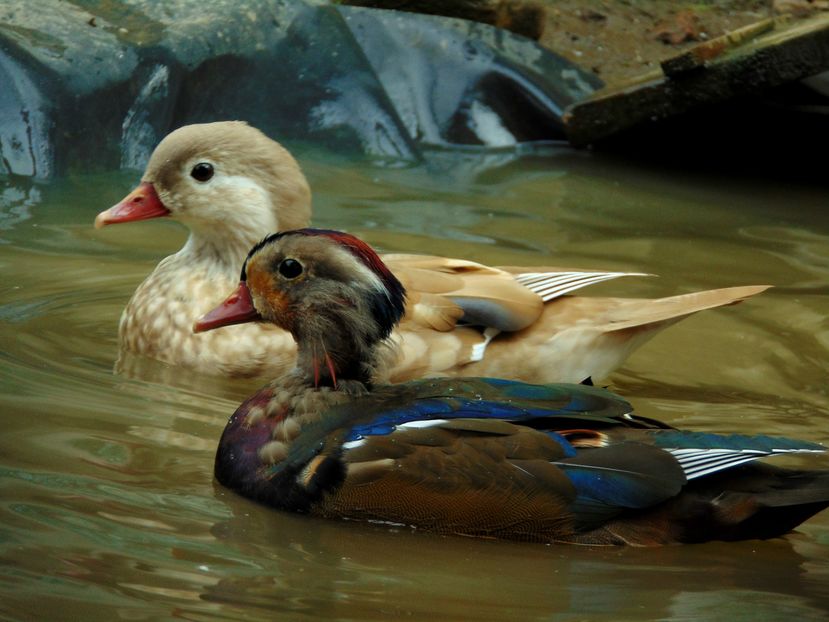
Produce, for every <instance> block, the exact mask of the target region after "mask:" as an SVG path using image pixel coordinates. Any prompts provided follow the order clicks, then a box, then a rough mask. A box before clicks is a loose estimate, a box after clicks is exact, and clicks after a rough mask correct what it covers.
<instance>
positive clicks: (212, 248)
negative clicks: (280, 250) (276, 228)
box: [177, 231, 258, 279]
mask: <svg viewBox="0 0 829 622" xmlns="http://www.w3.org/2000/svg"><path fill="white" fill-rule="evenodd" d="M257 241H258V238H257V237H256V236H255V235H245V234H244V233H242V234H238V233H237V234H236V235H228V234H227V232H226V231H224V232H222V233H221V235H212V234H211V233H204V232H195V231H191V233H190V236H189V237H188V238H187V242H186V243H185V245H184V247H183V248H182V249H181V250H180V251H179V252H178V254H177V255H178V257H179V258H180V259H181V260H182V261H184V262H185V263H187V264H188V265H190V266H193V265H202V266H205V267H207V268H208V270H209V271H210V272H215V271H218V272H220V273H222V274H224V275H225V276H226V277H227V278H230V279H235V278H238V276H239V272H240V271H241V269H242V263H243V262H244V260H245V257H246V256H247V253H248V251H249V250H250V247H251V246H253V245H254V244H255V243H256V242H257Z"/></svg>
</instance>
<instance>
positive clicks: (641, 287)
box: [0, 151, 829, 622]
mask: <svg viewBox="0 0 829 622" xmlns="http://www.w3.org/2000/svg"><path fill="white" fill-rule="evenodd" d="M310 156H311V154H307V153H306V154H305V157H304V158H303V160H305V161H307V165H306V167H307V169H308V173H309V177H310V179H311V182H312V185H313V187H314V188H315V192H316V197H315V213H316V215H315V219H316V222H318V223H320V224H324V225H326V226H331V227H339V228H345V229H348V230H350V231H352V232H354V233H356V234H358V235H361V236H363V237H365V238H366V239H368V240H369V241H370V242H372V243H374V244H377V245H378V246H380V247H381V248H383V249H384V250H389V251H408V252H416V251H418V250H420V251H426V252H433V253H442V254H448V255H455V256H463V257H468V258H470V259H477V260H480V261H485V262H487V263H495V264H498V263H501V264H513V265H514V264H526V265H533V264H535V265H544V264H556V265H562V266H573V267H582V268H600V269H610V270H635V271H641V270H644V271H647V272H654V273H657V274H661V275H663V276H661V277H660V278H643V279H627V280H624V281H619V282H615V283H607V284H603V285H601V286H599V287H596V288H595V289H594V291H595V292H596V293H597V294H602V295H626V296H648V297H655V296H660V295H667V294H672V293H679V292H683V291H691V290H694V289H703V288H713V287H719V286H726V285H737V284H746V283H764V282H765V283H772V284H774V285H775V286H776V287H775V288H774V289H772V290H770V291H769V292H767V293H765V294H763V295H762V296H760V297H757V298H755V299H752V300H750V301H748V302H745V303H743V304H740V305H739V306H736V307H733V308H728V309H722V310H718V311H714V312H706V313H705V314H702V315H699V316H696V317H694V318H692V319H690V320H686V321H684V322H682V323H681V324H679V325H677V326H676V327H674V328H671V329H670V330H669V331H666V332H665V333H663V334H661V335H660V336H658V337H656V338H655V339H654V340H653V341H652V342H651V343H649V344H647V345H646V346H645V347H644V348H643V349H642V350H640V351H639V352H638V353H637V354H636V355H634V356H633V357H632V358H631V359H630V361H629V363H628V365H626V367H625V368H624V369H623V370H622V371H620V372H618V373H616V374H614V375H613V376H612V377H611V378H610V379H608V380H607V381H608V382H609V383H611V385H612V387H613V388H615V389H616V390H618V391H620V392H622V393H624V394H625V395H626V396H628V397H629V398H630V399H631V400H632V401H633V402H634V403H635V404H636V406H637V409H638V410H639V411H640V412H641V413H642V414H644V415H646V416H653V417H657V418H660V419H664V420H667V421H669V422H671V423H674V424H676V425H685V426H690V427H696V428H700V429H708V430H712V431H723V432H727V431H737V430H739V431H747V432H750V431H760V430H762V431H765V432H769V433H775V434H783V435H791V436H794V437H800V438H804V439H809V440H814V441H820V442H824V443H827V444H829V434H827V429H829V428H827V425H826V421H827V419H826V417H827V416H829V400H827V390H829V389H828V388H827V385H826V377H827V372H829V362H827V361H828V359H827V355H826V352H827V345H829V325H827V320H826V317H827V315H829V296H827V291H826V283H827V282H829V261H827V259H828V258H829V256H827V252H826V249H827V248H829V213H827V212H825V210H823V202H824V195H823V193H822V192H817V191H812V190H810V189H808V188H787V189H786V192H783V191H778V190H777V189H775V188H774V187H772V186H762V187H759V188H752V187H747V186H741V185H739V184H736V183H731V184H728V185H723V184H721V183H719V182H717V181H716V180H711V179H699V178H697V179H694V178H689V177H683V176H679V175H671V176H659V175H653V174H651V175H648V174H646V173H643V172H641V171H637V170H634V169H630V168H627V167H626V166H625V165H623V164H612V163H607V162H601V161H599V160H597V159H595V158H594V159H590V158H584V157H583V156H576V157H569V156H565V155H563V154H562V153H560V152H559V153H556V152H555V151H550V152H549V153H547V154H546V155H544V154H536V155H535V156H533V157H530V158H526V159H524V160H521V161H515V159H514V158H505V159H503V160H496V161H495V163H494V168H489V169H480V168H476V167H474V166H472V165H471V164H470V166H469V167H468V168H467V169H466V170H464V169H463V167H461V168H459V169H454V172H453V173H452V174H451V175H449V174H447V175H441V173H440V168H441V167H440V166H432V167H430V166H429V165H428V164H427V165H425V166H424V167H422V168H400V169H380V168H370V167H366V166H363V167H355V166H350V165H348V164H347V163H344V162H342V161H339V160H333V161H332V160H324V159H319V158H316V157H314V158H312V157H310ZM441 157H448V156H446V154H441ZM436 161H437V160H436ZM459 171H460V172H459ZM135 178H136V174H135V173H119V174H112V175H98V176H88V177H76V178H71V179H66V180H63V181H61V182H58V183H55V184H53V185H49V186H26V185H20V184H17V182H15V183H11V182H9V183H7V184H6V186H5V187H4V189H2V190H0V229H2V234H0V235H2V237H3V241H4V242H5V243H4V244H2V245H0V423H1V424H2V428H3V434H2V435H0V612H2V615H3V617H6V618H10V619H83V620H98V619H100V620H112V619H119V618H127V619H135V620H155V619H169V618H184V619H193V620H208V619H227V620H238V619H246V620H257V619H263V620H264V619H267V620H271V619H274V618H277V619H278V618H280V617H281V618H284V619H291V620H303V619H307V620H323V619H326V620H327V619H365V620H374V619H376V620H388V619H394V618H398V617H399V618H403V617H405V618H412V619H422V618H427V617H429V618H432V617H434V618H437V619H452V620H467V619H468V620H502V619H521V620H561V621H565V622H569V621H570V620H583V619H591V620H642V619H664V620H679V619H714V620H715V619H726V618H728V619H744V618H746V616H747V615H748V613H746V612H748V611H750V614H751V616H752V619H758V618H763V617H765V618H767V619H779V618H782V617H784V616H786V617H793V616H796V617H799V618H800V619H803V620H821V619H824V618H825V613H824V612H825V611H826V609H827V608H828V607H829V561H827V559H829V515H826V514H825V513H824V515H820V516H818V517H816V518H814V519H813V520H811V521H809V522H808V523H807V524H806V525H804V526H803V527H802V528H801V529H800V530H799V533H797V534H794V535H792V536H789V537H787V538H786V539H782V540H776V541H771V542H747V543H738V544H727V545H726V544H710V545H704V546H687V547H670V548H665V549H654V550H650V549H649V550H637V549H612V548H609V549H605V548H575V547H547V546H537V545H524V544H515V543H505V542H489V541H477V540H466V539H462V538H444V537H436V536H433V535H428V534H421V533H412V532H410V531H408V530H405V529H403V530H401V529H389V528H388V527H384V526H380V525H362V524H355V523H337V522H331V521H327V522H326V521H320V520H312V519H308V518H305V517H301V516H293V515H285V514H280V513H276V512H271V511H268V510H266V509H264V508H260V507H258V506H255V505H253V504H251V503H249V502H247V501H245V500H243V499H241V498H239V497H236V496H235V495H233V494H231V493H228V492H226V491H224V490H222V489H220V488H217V487H214V484H213V480H212V460H213V451H214V448H215V443H216V439H217V438H218V436H219V434H220V432H221V430H222V428H223V426H224V423H225V421H226V419H227V416H228V415H229V414H230V413H231V412H232V410H233V409H234V408H235V406H236V404H237V403H238V402H239V401H240V400H241V399H242V398H243V397H244V396H245V395H247V394H248V393H249V392H250V391H251V390H252V389H253V388H254V386H255V385H256V382H255V381H253V382H251V381H248V382H241V383H239V382H218V381H216V379H213V378H206V377H203V376H199V375H198V374H193V373H191V372H185V371H181V370H178V369H174V368H170V367H168V366H165V365H163V364H160V363H157V362H153V361H147V360H137V361H136V360H132V361H128V360H125V361H122V363H123V364H124V369H125V370H126V369H129V370H130V373H122V374H114V373H113V365H114V363H115V361H116V359H117V358H118V347H117V323H118V317H119V316H120V313H121V309H122V308H123V305H124V304H125V303H126V301H127V300H128V298H129V296H130V295H131V293H132V291H133V290H134V288H135V287H136V286H137V284H138V283H139V282H140V281H141V280H142V279H143V278H144V277H145V276H146V274H148V273H149V272H150V270H152V268H153V266H154V265H155V263H156V262H157V261H158V260H159V259H160V258H161V257H164V256H166V255H168V254H170V253H171V252H173V251H175V250H176V249H178V248H179V247H180V246H181V244H182V242H183V239H184V232H183V230H182V229H181V228H180V227H178V226H177V225H175V223H171V222H148V223H135V224H134V225H130V226H124V227H113V228H108V229H105V230H103V231H93V230H92V228H91V221H92V219H93V218H94V215H95V214H96V213H97V212H98V211H100V209H101V208H102V207H105V206H107V205H110V204H112V203H114V202H115V201H117V200H118V199H120V198H121V197H122V196H123V195H124V194H125V192H126V191H128V190H129V189H130V188H131V187H132V186H133V185H134V182H135ZM797 460H805V459H802V458H799V459H797ZM795 463H796V461H795ZM804 464H805V462H804ZM808 464H810V465H812V466H814V465H820V466H822V467H823V468H829V458H827V457H818V458H810V459H809V460H808ZM746 603H749V604H750V605H751V607H750V609H749V608H747V606H746Z"/></svg>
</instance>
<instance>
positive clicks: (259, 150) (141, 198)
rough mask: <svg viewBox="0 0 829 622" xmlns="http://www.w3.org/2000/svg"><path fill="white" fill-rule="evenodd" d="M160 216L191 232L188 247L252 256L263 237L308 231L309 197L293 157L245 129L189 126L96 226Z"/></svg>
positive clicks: (240, 125) (229, 124)
mask: <svg viewBox="0 0 829 622" xmlns="http://www.w3.org/2000/svg"><path fill="white" fill-rule="evenodd" d="M161 216H169V217H171V218H174V219H175V220H178V221H180V222H182V223H184V224H185V225H187V226H188V227H189V228H190V231H191V242H192V241H195V242H196V243H198V242H206V243H209V242H211V241H212V242H213V245H214V246H222V245H228V240H231V241H232V240H236V241H239V242H244V250H247V249H248V248H250V246H251V245H252V244H253V243H254V242H256V241H257V240H259V239H261V237H262V235H263V233H264V232H267V231H277V230H280V229H296V228H300V227H304V226H306V225H307V224H308V221H309V220H310V217H311V191H310V189H309V187H308V182H307V181H306V179H305V176H304V175H303V174H302V171H301V170H300V168H299V165H298V164H297V162H296V160H294V158H293V156H291V154H290V153H289V152H288V151H287V150H286V149H284V148H283V147H282V146H281V145H279V144H278V143H277V142H275V141H273V140H271V139H270V138H268V137H267V136H265V135H264V134H263V133H262V132H260V131H259V130H257V129H255V128H253V127H251V126H249V125H248V124H246V123H244V122H241V121H222V122H218V123H203V124H196V125H187V126H184V127H182V128H179V129H177V130H175V131H174V132H172V133H170V134H169V135H167V136H166V137H165V138H164V140H162V141H161V143H159V145H158V146H157V147H156V149H155V151H153V154H152V156H151V157H150V161H149V163H148V164H147V168H146V170H145V171H144V175H143V177H142V178H141V183H140V185H139V186H138V187H137V188H135V190H133V191H132V192H131V193H130V194H128V195H127V196H126V197H125V198H124V199H123V200H122V201H121V202H119V203H117V204H116V205H114V206H112V207H111V208H109V209H108V210H105V211H103V212H101V213H100V214H98V216H97V218H96V219H95V226H96V227H98V228H100V227H103V226H105V225H109V224H115V223H122V222H131V221H135V220H146V219H149V218H158V217H161ZM194 239H195V240H194ZM243 254H244V252H242V254H240V255H239V258H241V257H242V256H243ZM237 261H238V258H237ZM236 266H237V267H236V268H235V269H238V263H237V264H236Z"/></svg>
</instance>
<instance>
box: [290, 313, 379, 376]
mask: <svg viewBox="0 0 829 622" xmlns="http://www.w3.org/2000/svg"><path fill="white" fill-rule="evenodd" d="M294 337H295V338H296V340H297V344H298V352H297V367H296V368H297V371H298V372H299V373H300V374H301V375H302V376H303V377H304V379H305V381H306V382H307V384H308V385H309V386H313V387H316V388H319V387H326V386H327V387H332V388H334V389H336V388H338V387H339V386H340V385H343V384H345V383H353V382H359V383H361V384H363V385H366V386H369V385H371V382H372V377H373V376H374V370H375V367H376V365H377V364H378V360H379V351H380V349H381V348H382V343H380V342H378V341H377V339H376V338H372V336H371V335H367V334H366V331H365V330H361V329H360V327H356V326H348V325H345V324H340V325H337V326H336V330H332V331H328V332H326V333H324V334H322V333H316V334H295V335H294Z"/></svg>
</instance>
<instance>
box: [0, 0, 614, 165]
mask: <svg viewBox="0 0 829 622" xmlns="http://www.w3.org/2000/svg"><path fill="white" fill-rule="evenodd" d="M0 84H3V85H4V86H5V88H3V89H0V174H7V175H21V176H27V177H34V178H40V179H45V178H50V177H53V176H55V175H61V174H65V173H67V172H71V171H73V170H83V171H89V170H95V169H113V168H118V167H128V168H141V167H142V166H143V165H144V163H145V162H146V159H147V157H148V156H149V153H150V151H151V150H152V148H153V147H154V146H155V144H157V142H158V141H159V140H160V139H161V138H162V137H163V136H164V135H165V134H166V133H168V132H169V131H170V130H171V129H173V128H175V127H178V126H180V125H183V124H186V123H194V122H199V121H212V120H219V119H245V120H247V121H249V122H250V123H252V124H254V125H256V126H258V127H260V128H262V129H263V130H264V131H266V132H267V133H269V134H271V135H273V136H274V137H277V138H279V139H280V140H284V141H288V142H289V143H290V142H292V141H294V142H297V141H311V142H315V143H319V144H324V145H325V146H327V147H329V148H330V149H332V150H335V151H338V152H342V153H349V154H351V153H359V154H362V155H364V156H368V157H372V158H393V159H395V160H402V161H417V160H419V159H420V158H421V157H422V154H423V149H424V148H425V147H431V146H434V145H437V146H440V147H442V148H445V147H452V146H455V145H479V146H483V147H503V146H509V145H515V144H516V143H521V142H526V141H536V140H549V139H561V138H563V130H562V123H561V114H562V110H563V109H564V108H565V107H567V106H568V105H570V104H571V103H573V102H576V101H578V100H580V99H582V98H584V97H585V96H587V95H588V94H590V93H591V92H592V91H593V90H594V89H596V88H597V87H599V86H600V82H599V81H598V80H597V79H596V78H595V77H593V76H591V75H589V74H586V73H585V72H582V71H581V70H579V69H578V68H577V67H575V66H573V65H572V64H570V63H568V62H567V61H565V60H563V59H561V58H560V57H558V56H556V55H554V54H552V53H550V52H548V51H546V50H544V49H543V48H541V47H539V46H538V45H536V44H535V43H533V42H531V41H528V40H526V39H524V38H522V37H516V36H514V35H512V34H510V33H507V32H505V31H502V30H499V29H495V28H491V27H489V26H484V25H480V24H474V23H469V22H465V21H461V20H447V19H443V18H437V17H433V16H428V15H413V14H406V15H402V16H401V14H399V13H397V12H392V11H375V10H371V9H360V8H354V7H335V6H327V5H319V4H318V3H313V2H308V3H305V2H300V1H298V0H293V1H288V0H283V1H279V0H220V1H216V2H211V3H209V5H208V4H205V3H203V2H195V1H189V0H181V1H179V2H163V1H161V0H120V1H113V2H106V3H103V2H93V1H91V0H88V1H85V0H76V1H75V2H73V3H71V4H70V3H66V2H58V1H57V0H54V1H51V2H36V3H32V2H27V1H25V0H17V1H15V0H8V1H7V2H5V3H4V4H3V5H2V7H0Z"/></svg>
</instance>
